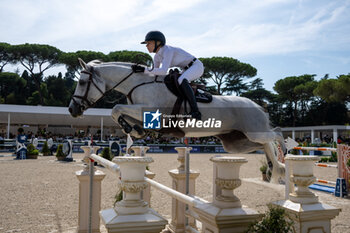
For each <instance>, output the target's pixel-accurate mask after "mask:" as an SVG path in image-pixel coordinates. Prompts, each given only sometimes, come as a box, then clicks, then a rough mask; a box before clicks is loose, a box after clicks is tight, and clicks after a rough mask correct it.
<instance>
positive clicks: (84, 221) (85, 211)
mask: <svg viewBox="0 0 350 233" xmlns="http://www.w3.org/2000/svg"><path fill="white" fill-rule="evenodd" d="M82 149H83V150H84V154H85V158H84V161H85V162H86V163H87V164H89V158H88V157H87V156H88V155H89V154H90V152H93V153H96V151H97V150H98V149H99V147H94V148H93V151H91V148H90V147H89V146H83V147H82ZM75 174H76V176H77V178H78V180H79V211H78V229H77V232H79V233H85V232H88V221H89V193H90V178H89V165H88V166H86V167H85V168H84V170H81V171H77V172H76V173H75ZM105 176H106V175H105V174H104V173H103V172H101V171H96V170H95V173H94V179H93V185H92V186H93V191H92V192H93V193H92V197H93V201H92V203H93V205H92V218H91V221H92V222H91V229H92V232H100V216H99V212H100V209H101V182H102V180H103V179H104V177H105Z"/></svg>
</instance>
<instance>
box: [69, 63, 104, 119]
mask: <svg viewBox="0 0 350 233" xmlns="http://www.w3.org/2000/svg"><path fill="white" fill-rule="evenodd" d="M78 60H79V63H80V65H81V67H82V68H83V70H82V71H81V72H80V78H79V82H78V84H77V87H76V88H75V92H74V95H73V97H72V100H71V101H70V104H69V108H68V110H69V112H70V114H71V115H72V116H73V117H78V116H81V115H82V114H83V112H84V111H85V110H87V109H88V108H90V107H92V106H93V105H94V104H95V103H96V102H97V101H98V100H99V99H100V98H101V97H102V96H103V95H104V93H105V92H106V83H105V81H104V80H103V79H102V78H100V77H99V75H98V73H97V72H96V71H95V70H94V66H93V62H89V63H88V64H86V63H85V62H84V61H83V60H82V59H80V58H79V59H78Z"/></svg>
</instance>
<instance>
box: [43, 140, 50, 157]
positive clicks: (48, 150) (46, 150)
mask: <svg viewBox="0 0 350 233" xmlns="http://www.w3.org/2000/svg"><path fill="white" fill-rule="evenodd" d="M41 153H43V155H44V156H48V155H49V154H50V149H49V146H48V145H47V142H44V145H43V149H42V150H41Z"/></svg>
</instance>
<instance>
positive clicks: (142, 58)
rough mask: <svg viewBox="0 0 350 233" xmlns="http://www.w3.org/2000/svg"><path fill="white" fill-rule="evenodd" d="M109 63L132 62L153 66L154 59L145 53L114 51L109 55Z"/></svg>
mask: <svg viewBox="0 0 350 233" xmlns="http://www.w3.org/2000/svg"><path fill="white" fill-rule="evenodd" d="M108 59H109V61H119V62H132V63H139V64H143V65H148V66H150V65H151V62H152V57H151V56H150V55H149V54H147V53H143V52H139V51H128V50H122V51H114V52H110V53H109V54H108Z"/></svg>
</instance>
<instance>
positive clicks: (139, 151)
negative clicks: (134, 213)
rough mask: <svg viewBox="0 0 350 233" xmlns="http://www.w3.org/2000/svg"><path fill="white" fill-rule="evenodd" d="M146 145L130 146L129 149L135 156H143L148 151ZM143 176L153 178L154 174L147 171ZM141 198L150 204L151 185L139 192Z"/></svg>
mask: <svg viewBox="0 0 350 233" xmlns="http://www.w3.org/2000/svg"><path fill="white" fill-rule="evenodd" d="M148 149H149V147H148V146H132V147H131V150H133V151H134V152H135V156H140V157H144V156H146V152H147V151H148ZM145 176H146V177H147V178H149V179H153V178H154V177H155V176H156V174H154V173H153V172H150V171H147V172H146V174H145ZM141 198H142V199H143V200H144V201H146V202H147V203H148V205H149V206H151V186H150V185H148V186H147V188H145V190H143V191H142V193H141Z"/></svg>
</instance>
